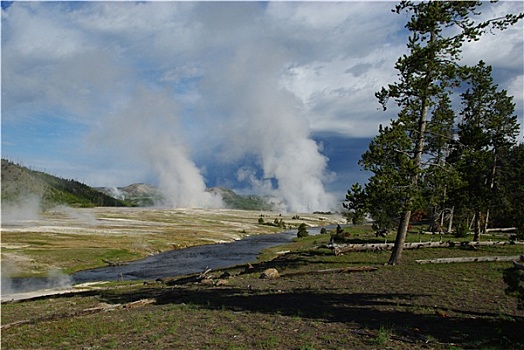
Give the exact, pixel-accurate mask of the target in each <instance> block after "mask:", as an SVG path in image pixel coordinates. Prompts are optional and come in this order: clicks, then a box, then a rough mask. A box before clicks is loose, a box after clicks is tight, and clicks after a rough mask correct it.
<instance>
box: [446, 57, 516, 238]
mask: <svg viewBox="0 0 524 350" xmlns="http://www.w3.org/2000/svg"><path fill="white" fill-rule="evenodd" d="M491 70H492V68H491V67H490V66H487V65H486V64H485V63H484V62H482V61H480V62H479V64H478V65H477V66H475V67H472V68H471V69H469V74H468V77H467V79H468V80H467V82H468V84H469V85H470V88H469V89H467V90H466V92H464V93H463V94H462V103H463V109H462V112H461V117H462V121H461V123H460V124H459V142H458V147H457V150H456V152H458V153H459V155H460V159H459V160H458V166H459V167H460V173H461V175H462V178H463V181H464V187H463V189H462V191H463V192H466V193H467V197H466V198H467V200H464V201H463V202H462V203H464V204H466V205H467V208H465V210H466V211H468V210H469V211H470V212H471V214H472V215H473V217H474V228H475V229H474V237H473V240H475V241H478V240H479V238H480V232H481V229H482V228H481V216H482V214H483V213H485V215H484V216H483V218H484V221H485V226H484V227H485V229H486V228H487V224H488V221H489V213H490V208H491V207H492V205H493V203H494V202H495V200H496V198H497V196H498V195H497V193H496V192H497V189H498V187H499V186H500V183H499V172H500V168H501V166H502V163H501V156H502V155H503V154H507V153H508V152H509V149H510V148H511V147H512V146H514V145H515V144H516V136H517V134H518V131H519V124H518V122H517V116H516V115H514V114H513V113H514V111H515V104H514V103H513V97H511V96H508V95H507V91H506V90H500V91H499V90H498V86H497V85H495V84H494V83H493V78H492V76H491Z"/></svg>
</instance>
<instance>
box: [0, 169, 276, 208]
mask: <svg viewBox="0 0 524 350" xmlns="http://www.w3.org/2000/svg"><path fill="white" fill-rule="evenodd" d="M1 174H2V182H1V185H2V202H4V203H8V202H18V201H20V200H23V199H25V198H29V197H38V198H40V199H41V204H42V205H43V206H44V207H50V206H53V205H56V204H66V205H69V206H74V207H93V206H139V207H147V206H154V205H159V204H162V203H163V202H164V197H163V196H162V193H161V192H160V191H159V189H158V188H156V187H154V186H152V185H149V184H144V183H136V184H132V185H129V186H125V187H96V188H93V187H90V186H88V185H85V184H83V183H80V182H78V181H75V180H66V179H63V178H60V177H56V176H53V175H49V174H47V173H44V172H42V171H35V170H31V169H28V168H26V167H24V166H22V165H20V164H15V163H13V162H11V161H9V160H6V159H2V168H1ZM207 191H209V192H212V193H217V194H219V195H221V196H222V198H223V200H224V203H225V204H226V206H227V207H228V208H230V209H242V210H271V209H273V206H272V205H271V203H270V201H269V198H266V197H261V196H255V195H238V194H236V193H235V192H234V191H233V190H230V189H228V188H224V187H213V188H210V189H208V190H207Z"/></svg>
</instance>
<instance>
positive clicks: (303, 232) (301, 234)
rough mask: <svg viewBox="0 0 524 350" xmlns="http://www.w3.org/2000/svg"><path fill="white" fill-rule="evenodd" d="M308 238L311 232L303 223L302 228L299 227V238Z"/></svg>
mask: <svg viewBox="0 0 524 350" xmlns="http://www.w3.org/2000/svg"><path fill="white" fill-rule="evenodd" d="M307 236H309V232H308V230H307V225H306V224H304V223H302V224H300V226H298V232H297V237H298V238H303V237H307Z"/></svg>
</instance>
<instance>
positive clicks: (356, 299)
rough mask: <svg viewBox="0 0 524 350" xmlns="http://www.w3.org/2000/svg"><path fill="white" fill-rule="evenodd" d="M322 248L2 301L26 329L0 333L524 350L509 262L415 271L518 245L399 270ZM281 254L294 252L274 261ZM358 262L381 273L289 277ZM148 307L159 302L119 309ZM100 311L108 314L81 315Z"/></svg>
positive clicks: (23, 339) (8, 319) (303, 245)
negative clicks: (163, 281) (160, 281)
mask: <svg viewBox="0 0 524 350" xmlns="http://www.w3.org/2000/svg"><path fill="white" fill-rule="evenodd" d="M255 218H256V217H255ZM186 220H187V221H191V220H190V218H186ZM195 220H196V219H195ZM229 220H231V221H233V220H232V219H231V218H230V219H229ZM290 221H291V220H290ZM350 232H351V236H350V237H349V239H359V240H374V239H376V238H375V237H374V235H373V234H372V232H371V231H370V230H369V228H366V227H354V228H350ZM357 234H358V236H357ZM113 238H114V239H115V240H116V239H120V238H125V236H123V237H121V236H117V237H116V238H115V237H113ZM422 238H423V239H429V238H430V236H423V237H422ZM449 238H452V237H449ZM485 238H486V237H483V239H485ZM33 239H34V237H33ZM107 239H109V238H107ZM418 239H419V237H418V235H413V234H411V235H408V240H415V241H418ZM447 239H448V237H445V240H447ZM453 239H454V238H453ZM327 243H329V235H322V236H312V237H307V238H303V239H300V240H296V241H295V242H292V243H290V244H288V245H286V246H281V247H275V248H271V249H268V250H266V251H265V252H263V254H262V255H261V258H260V259H259V261H258V262H257V263H253V268H252V269H249V270H248V269H247V268H246V266H236V267H231V268H229V269H224V271H225V270H227V271H228V272H230V273H231V275H233V276H234V277H231V278H230V279H229V283H228V284H227V285H225V286H220V287H217V286H212V285H203V284H195V283H188V284H175V283H171V284H170V283H168V287H166V288H161V287H160V286H157V285H154V284H148V285H144V284H143V283H141V281H135V282H129V281H127V282H113V283H108V284H104V285H100V286H98V287H99V289H93V290H90V291H85V292H77V293H74V294H66V295H61V296H48V297H41V298H36V299H33V300H28V301H24V302H17V303H6V304H3V305H2V325H3V326H5V325H9V324H12V323H15V322H19V321H28V320H29V321H30V322H27V323H23V324H22V323H21V324H18V325H13V326H11V327H7V328H6V327H4V328H3V329H2V346H3V347H4V348H15V349H33V348H44V349H54V348H64V349H67V348H70V349H86V348H91V349H101V348H103V349H107V348H114V349H121V348H126V349H165V348H183V349H274V348H285V349H305V350H311V349H377V348H388V349H428V348H431V349H437V350H444V349H462V348H474V349H522V348H524V334H523V333H522V329H524V310H518V309H517V302H516V300H515V299H513V298H511V297H509V296H507V295H505V293H504V288H505V284H504V282H503V281H502V271H503V270H504V269H506V268H508V267H510V266H511V263H509V262H493V263H484V262H482V263H459V264H433V265H432V264H428V265H419V264H417V263H416V262H415V260H416V259H421V258H425V259H427V258H437V257H454V256H455V257H456V256H478V255H518V254H523V250H524V248H523V247H522V246H518V245H512V246H504V247H501V246H498V247H479V248H478V250H475V251H473V250H464V249H461V248H459V247H455V248H426V249H419V250H406V251H405V252H404V254H403V260H402V265H398V266H384V263H385V262H387V260H388V258H389V254H390V252H381V253H376V252H355V253H348V254H346V255H341V256H334V255H333V254H332V252H331V251H330V250H329V249H325V248H320V249H319V248H318V247H319V246H322V245H324V244H327ZM53 244H56V243H53ZM39 249H41V248H39ZM285 250H289V251H290V252H289V253H287V254H285V255H282V254H277V253H278V252H281V251H285ZM64 254H65V253H64ZM107 254H110V252H107ZM112 254H114V255H113V256H112V258H113V259H118V258H119V255H118V254H121V253H118V252H113V253H112ZM64 256H65V255H64ZM364 265H365V266H376V267H378V270H376V271H374V272H360V273H343V274H340V273H337V274H323V275H318V274H317V275H315V274H303V275H294V276H290V277H286V276H285V274H286V273H293V272H306V271H315V270H320V269H326V268H336V267H347V266H355V267H357V266H364ZM269 267H272V268H276V269H278V270H279V271H280V272H281V273H282V274H283V277H281V278H279V279H276V280H264V279H260V278H259V276H260V273H261V271H263V270H264V269H266V268H269ZM222 272H223V271H212V272H211V275H213V276H215V278H216V276H219V275H220V274H221V273H222ZM143 299H153V300H154V302H153V303H149V304H144V305H139V306H135V307H131V306H126V305H131V304H132V303H134V302H136V301H139V300H143ZM102 306H109V307H112V309H111V311H106V312H92V313H89V312H86V311H85V310H89V309H92V308H96V307H102ZM124 306H126V307H124Z"/></svg>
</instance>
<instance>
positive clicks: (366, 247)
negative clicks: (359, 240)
mask: <svg viewBox="0 0 524 350" xmlns="http://www.w3.org/2000/svg"><path fill="white" fill-rule="evenodd" d="M510 244H524V242H520V241H518V242H514V241H482V242H452V241H447V242H419V243H404V249H419V248H447V247H462V248H474V247H477V246H495V245H510ZM394 246H395V243H364V244H346V245H343V246H335V247H334V248H333V252H334V253H335V255H340V254H343V253H346V252H362V251H382V250H391V249H393V247H394Z"/></svg>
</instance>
